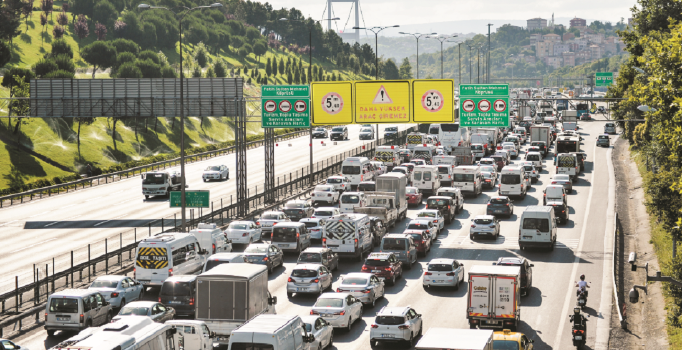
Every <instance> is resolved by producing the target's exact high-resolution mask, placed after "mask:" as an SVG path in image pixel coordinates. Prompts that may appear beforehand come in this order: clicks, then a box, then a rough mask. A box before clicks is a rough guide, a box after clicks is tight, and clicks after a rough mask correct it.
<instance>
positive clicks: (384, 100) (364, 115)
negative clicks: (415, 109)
mask: <svg viewBox="0 0 682 350" xmlns="http://www.w3.org/2000/svg"><path fill="white" fill-rule="evenodd" d="M411 96H412V95H411V90H410V81H409V80H384V81H358V82H355V99H356V101H355V123H356V124H402V123H410V122H411V120H412V118H411V106H410V101H411Z"/></svg>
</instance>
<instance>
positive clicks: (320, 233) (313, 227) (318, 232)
mask: <svg viewBox="0 0 682 350" xmlns="http://www.w3.org/2000/svg"><path fill="white" fill-rule="evenodd" d="M299 222H302V223H303V224H305V227H307V228H308V232H310V239H315V240H319V241H321V240H322V237H324V232H325V231H324V230H325V225H326V223H327V221H326V220H325V219H322V218H307V219H301V220H299Z"/></svg>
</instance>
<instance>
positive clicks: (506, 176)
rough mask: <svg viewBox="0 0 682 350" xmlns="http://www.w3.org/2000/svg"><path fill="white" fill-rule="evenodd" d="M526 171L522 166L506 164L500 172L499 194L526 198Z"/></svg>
mask: <svg viewBox="0 0 682 350" xmlns="http://www.w3.org/2000/svg"><path fill="white" fill-rule="evenodd" d="M525 177H526V171H525V169H524V168H523V166H519V165H507V166H506V167H504V168H502V171H501V172H500V189H499V195H500V196H521V198H526V192H528V188H526V181H525Z"/></svg>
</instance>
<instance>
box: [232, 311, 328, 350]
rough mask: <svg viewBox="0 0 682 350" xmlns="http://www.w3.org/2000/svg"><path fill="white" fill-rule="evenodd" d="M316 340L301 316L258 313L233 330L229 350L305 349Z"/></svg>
mask: <svg viewBox="0 0 682 350" xmlns="http://www.w3.org/2000/svg"><path fill="white" fill-rule="evenodd" d="M314 341H315V337H314V336H313V335H312V334H308V333H307V332H306V330H305V324H303V321H302V320H301V317H299V316H292V315H258V316H256V317H254V318H253V319H251V320H250V321H249V322H246V323H244V324H243V325H242V326H240V327H239V328H237V329H235V330H233V331H232V336H231V337H230V344H229V347H228V350H245V349H254V350H256V349H259V350H266V349H267V350H304V349H307V348H308V344H307V343H312V342H314Z"/></svg>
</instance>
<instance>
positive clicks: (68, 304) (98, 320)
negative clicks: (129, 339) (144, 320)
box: [44, 289, 114, 337]
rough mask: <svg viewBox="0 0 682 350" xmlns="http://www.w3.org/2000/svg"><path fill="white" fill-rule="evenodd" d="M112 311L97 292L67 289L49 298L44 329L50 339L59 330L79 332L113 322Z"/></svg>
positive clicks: (110, 306) (109, 305) (111, 307)
mask: <svg viewBox="0 0 682 350" xmlns="http://www.w3.org/2000/svg"><path fill="white" fill-rule="evenodd" d="M112 309H113V306H112V305H111V304H110V303H109V302H107V301H106V299H105V298H104V297H103V296H102V294H100V292H99V291H97V290H93V289H65V290H62V291H59V292H56V293H53V294H52V295H50V296H49V297H48V298H47V304H46V305H45V326H44V327H45V330H46V331H47V335H48V336H50V337H51V336H53V335H54V333H55V331H58V330H61V331H76V332H79V331H81V330H83V329H85V328H88V327H93V326H95V327H96V326H100V325H103V324H107V323H109V322H111V319H112V317H114V314H113V310H112Z"/></svg>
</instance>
